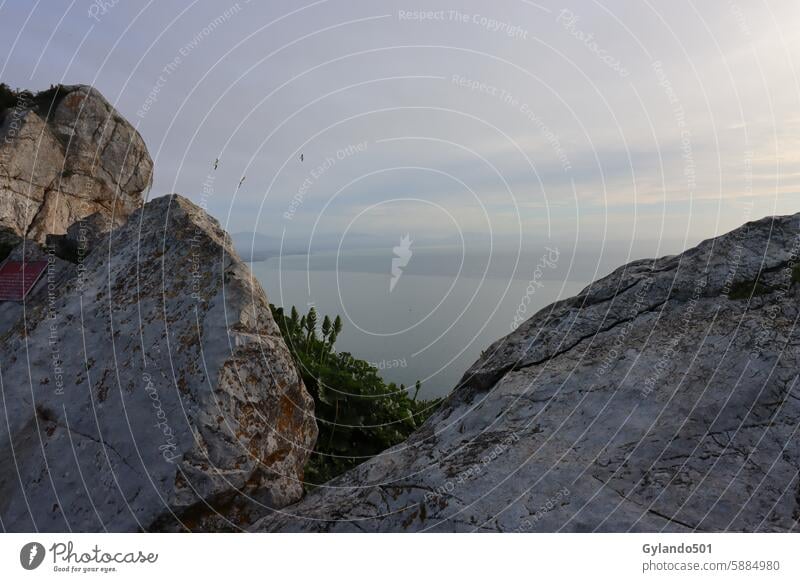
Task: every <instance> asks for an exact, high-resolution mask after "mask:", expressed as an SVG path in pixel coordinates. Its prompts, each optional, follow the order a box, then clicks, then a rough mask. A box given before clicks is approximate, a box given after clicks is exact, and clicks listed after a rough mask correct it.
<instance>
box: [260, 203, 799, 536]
mask: <svg viewBox="0 0 800 582" xmlns="http://www.w3.org/2000/svg"><path fill="white" fill-rule="evenodd" d="M799 253H800V214H798V215H795V216H783V217H776V218H771V219H764V220H760V221H758V222H752V223H749V224H746V225H744V226H742V227H741V228H739V229H738V230H736V231H734V232H731V233H729V234H726V235H724V236H721V237H718V238H716V239H713V240H708V241H705V242H703V243H701V244H700V245H698V246H697V247H696V248H693V249H691V250H688V251H686V252H684V253H682V254H681V255H678V256H670V257H664V258H660V259H656V260H640V261H635V262H633V263H630V264H628V265H625V266H624V267H621V268H619V269H617V270H616V271H614V272H613V273H611V274H610V275H609V276H607V277H605V278H603V279H601V280H599V281H597V282H595V283H593V284H592V285H590V286H589V287H588V288H586V289H585V290H584V291H583V292H582V293H581V294H579V295H578V296H577V297H573V298H571V299H568V300H565V301H561V302H559V303H555V304H553V305H551V306H549V307H547V308H546V309H544V310H542V311H541V312H539V313H538V314H536V315H535V316H534V317H532V318H531V319H530V320H528V321H527V322H526V323H524V324H523V325H522V326H521V327H519V328H518V329H517V330H516V331H515V332H514V333H512V334H511V335H509V336H507V337H505V338H503V339H501V340H500V341H498V342H497V343H495V344H494V345H492V346H491V347H490V348H489V349H488V350H487V351H486V352H485V354H484V356H483V357H482V358H481V360H480V361H478V362H476V363H475V364H474V365H473V366H472V368H471V369H470V370H469V371H468V373H467V374H466V375H465V377H464V379H463V382H462V385H460V386H459V387H458V388H457V389H456V390H455V391H454V392H453V393H452V395H451V396H450V397H449V399H448V400H447V401H446V402H445V403H444V405H443V406H442V408H441V409H440V410H439V411H437V413H436V414H435V415H434V416H432V417H431V418H430V419H429V421H428V422H427V423H426V424H425V425H424V426H423V428H422V429H420V430H419V431H418V432H417V433H415V435H414V436H413V437H412V438H410V439H409V440H408V441H407V442H405V443H403V444H402V445H399V446H397V447H394V448H393V449H390V450H388V451H386V452H384V453H383V454H381V455H379V456H377V457H375V458H373V459H371V460H370V461H368V462H366V463H364V464H363V465H360V466H359V467H357V468H356V469H354V470H352V471H350V472H349V473H346V474H344V475H343V476H341V477H340V478H337V479H335V480H334V481H332V482H330V483H328V484H327V486H324V487H321V488H319V489H317V490H316V491H315V492H314V493H312V494H310V495H309V496H307V497H306V498H305V499H304V500H303V501H302V502H300V503H299V504H296V505H294V506H291V507H288V508H285V509H283V510H282V511H281V512H279V513H278V512H276V513H274V514H273V515H270V516H268V517H265V518H264V519H262V520H260V521H259V522H258V523H257V524H256V526H255V527H254V528H253V530H254V531H500V532H514V531H523V532H525V531H572V532H585V531H678V532H686V531H728V530H735V531H789V530H793V529H795V530H796V529H797V527H798V519H800V477H799V476H798V469H799V468H800V445H798V442H800V439H798V436H799V435H798V434H797V430H798V426H800V386H798V374H799V373H800V332H798V329H797V318H798V314H799V313H800V302H798V299H800V284H799V283H800V267H798V266H797V262H798V254H799Z"/></svg>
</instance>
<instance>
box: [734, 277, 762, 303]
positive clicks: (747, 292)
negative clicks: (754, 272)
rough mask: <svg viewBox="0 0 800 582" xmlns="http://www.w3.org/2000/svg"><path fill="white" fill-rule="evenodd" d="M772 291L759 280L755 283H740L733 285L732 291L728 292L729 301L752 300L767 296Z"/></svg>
mask: <svg viewBox="0 0 800 582" xmlns="http://www.w3.org/2000/svg"><path fill="white" fill-rule="evenodd" d="M770 291H772V289H770V288H769V287H767V286H766V285H764V284H762V283H760V282H759V281H758V279H756V280H754V281H739V282H738V283H734V284H733V285H731V290H730V291H729V292H728V299H750V298H751V297H758V296H759V295H765V294H767V293H769V292H770Z"/></svg>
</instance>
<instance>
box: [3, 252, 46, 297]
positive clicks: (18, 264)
mask: <svg viewBox="0 0 800 582" xmlns="http://www.w3.org/2000/svg"><path fill="white" fill-rule="evenodd" d="M46 268H47V261H30V262H26V263H23V262H22V261H6V262H5V263H3V265H2V266H0V301H22V300H23V299H25V296H26V295H27V294H28V292H29V291H30V290H31V289H32V288H33V286H34V285H35V284H36V281H38V280H39V277H41V276H42V273H44V270H45V269H46Z"/></svg>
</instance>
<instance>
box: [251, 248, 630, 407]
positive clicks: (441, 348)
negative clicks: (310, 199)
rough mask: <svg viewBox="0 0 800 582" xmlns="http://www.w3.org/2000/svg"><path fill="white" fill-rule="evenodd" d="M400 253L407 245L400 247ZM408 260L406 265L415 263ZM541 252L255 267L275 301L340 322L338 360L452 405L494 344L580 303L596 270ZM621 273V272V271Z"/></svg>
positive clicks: (389, 252) (447, 253) (334, 257)
mask: <svg viewBox="0 0 800 582" xmlns="http://www.w3.org/2000/svg"><path fill="white" fill-rule="evenodd" d="M401 246H402V244H401ZM409 255H410V256H409ZM579 263H580V262H579V261H577V262H576V260H575V256H574V255H573V256H565V254H564V253H563V252H560V251H559V249H557V248H550V247H542V248H540V249H536V250H534V251H531V252H528V253H525V254H520V253H513V252H506V253H492V254H489V253H478V254H473V255H471V256H469V257H465V256H464V254H463V253H459V252H457V251H456V250H452V249H447V248H444V249H442V248H430V249H425V248H422V249H414V248H413V247H412V249H411V252H405V253H404V252H403V249H402V248H401V249H399V251H398V248H397V247H395V248H385V249H362V250H348V251H347V252H346V253H342V252H339V251H330V252H316V253H313V254H308V255H302V254H297V255H284V256H277V257H272V258H269V259H267V260H264V261H258V262H252V263H250V266H251V268H252V272H253V274H254V275H255V277H256V278H257V279H258V280H259V281H260V282H261V284H262V286H263V287H264V289H265V290H266V292H267V295H268V297H269V300H270V301H271V302H272V303H275V304H276V305H281V306H283V307H284V308H286V310H287V311H288V310H289V308H291V306H296V307H297V309H298V310H299V311H300V312H301V313H305V312H307V311H308V309H309V308H310V307H312V306H313V307H315V308H316V310H317V313H318V314H319V321H320V322H321V321H322V317H323V315H329V316H330V317H331V319H332V318H333V317H335V316H336V315H339V316H341V318H342V320H343V324H344V327H343V330H342V333H341V335H340V336H339V339H338V340H337V343H336V349H337V351H340V352H350V353H351V354H352V355H353V356H355V357H357V358H360V359H363V360H366V361H368V362H370V363H371V364H372V365H373V366H375V367H376V368H377V369H378V371H379V373H380V375H381V376H382V377H383V378H384V379H385V380H386V381H387V382H395V383H396V384H398V385H400V384H404V385H405V386H406V387H407V388H410V389H413V386H414V384H415V382H416V381H419V382H420V383H421V385H422V388H421V390H420V394H419V397H420V398H424V399H429V398H435V397H441V396H445V395H447V394H448V393H449V392H450V391H451V390H453V388H454V387H455V386H457V385H458V382H459V380H460V379H461V378H462V376H463V374H464V372H465V371H466V370H467V369H468V368H469V367H470V365H472V364H473V363H474V362H475V361H476V360H477V359H478V357H479V356H480V354H481V352H482V350H485V349H486V348H487V347H488V346H489V345H490V344H492V343H493V342H494V341H495V340H497V339H499V338H502V337H505V336H506V335H508V334H509V333H511V332H512V331H513V330H514V328H515V327H516V326H517V325H518V324H519V323H520V322H522V321H524V320H526V319H528V318H529V317H531V316H532V315H533V314H535V313H536V312H537V311H539V310H541V309H543V308H545V307H547V306H548V305H549V304H551V303H552V302H554V301H557V300H559V299H564V298H567V297H571V296H574V295H576V294H578V293H579V292H580V291H581V289H583V288H584V287H585V286H586V285H587V284H588V283H589V282H590V281H592V280H594V279H595V278H597V276H598V275H605V274H607V273H606V272H602V271H603V269H602V268H601V267H598V266H596V265H595V266H594V267H593V266H592V265H591V264H588V265H579ZM617 264H619V263H617Z"/></svg>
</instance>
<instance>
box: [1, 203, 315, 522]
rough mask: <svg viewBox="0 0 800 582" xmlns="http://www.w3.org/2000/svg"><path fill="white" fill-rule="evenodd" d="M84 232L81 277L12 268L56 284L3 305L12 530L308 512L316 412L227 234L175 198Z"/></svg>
mask: <svg viewBox="0 0 800 582" xmlns="http://www.w3.org/2000/svg"><path fill="white" fill-rule="evenodd" d="M86 223H87V224H86V228H87V229H88V230H92V236H86V237H84V236H82V235H81V234H80V233H76V232H73V231H75V230H76V229H71V232H72V233H73V235H74V238H75V239H76V240H77V241H78V242H81V241H84V240H85V241H89V242H90V243H91V244H90V245H88V246H87V248H85V249H83V248H80V247H79V250H80V252H77V253H75V254H73V259H72V260H73V261H75V262H70V261H65V260H62V259H60V258H58V257H57V256H55V254H54V253H53V252H52V250H42V249H39V248H38V247H37V245H35V244H33V243H31V241H26V242H25V252H24V253H23V252H21V249H22V247H20V248H18V249H15V251H13V252H12V257H11V258H14V259H22V258H26V259H27V260H36V259H42V258H44V259H45V260H47V261H48V268H47V271H46V273H45V275H44V277H43V279H42V280H40V281H39V283H38V284H37V285H36V287H35V288H34V289H33V291H32V293H31V295H29V296H28V298H27V299H26V302H25V303H24V304H16V303H9V302H5V303H0V336H1V337H0V365H1V366H2V384H1V385H0V386H2V399H0V425H2V426H1V427H0V523H2V526H3V529H5V530H7V531H33V530H38V531H104V530H109V531H136V530H149V531H152V530H167V531H169V530H182V529H190V530H203V531H206V530H220V529H229V530H236V529H242V528H244V527H246V526H247V525H249V524H251V523H252V522H253V521H254V520H255V519H256V518H257V517H260V516H261V515H263V514H264V513H265V512H266V511H267V510H268V508H277V507H283V506H285V505H287V504H289V503H292V502H295V501H297V500H299V499H300V497H301V496H302V493H303V486H302V478H303V466H304V465H305V462H306V460H307V457H308V455H309V452H310V450H311V449H313V446H314V443H315V440H316V434H317V428H316V423H315V420H314V411H313V401H312V399H311V398H310V396H309V395H308V393H307V392H306V390H305V388H304V386H303V384H302V381H301V379H300V378H299V376H298V373H297V371H296V369H295V366H294V364H293V362H292V359H291V355H290V354H289V352H288V350H287V348H286V345H285V344H284V342H283V339H282V338H281V336H280V332H279V330H278V328H277V326H276V324H275V322H274V320H273V319H272V315H271V313H270V309H269V303H268V301H267V298H266V296H265V294H264V291H263V290H262V288H261V286H260V285H259V284H258V282H256V281H255V280H253V279H252V278H251V275H250V271H249V268H248V267H247V266H246V265H245V264H244V263H243V262H242V261H241V260H240V258H239V257H238V255H237V254H236V252H235V251H234V249H233V247H232V245H231V241H230V237H229V236H228V235H227V233H225V232H224V231H223V230H222V229H221V228H220V226H219V224H218V223H217V221H216V220H214V219H212V218H210V217H209V216H208V215H207V214H206V213H205V212H204V211H203V210H201V209H200V208H198V207H197V206H195V205H193V204H192V203H191V202H189V201H188V200H186V199H185V198H182V197H180V196H177V195H172V196H167V197H163V198H158V199H155V200H153V201H151V202H149V203H148V204H146V205H145V206H144V207H143V208H142V209H140V210H138V211H136V212H134V213H133V214H132V215H131V217H130V218H129V220H128V221H127V223H125V224H124V225H123V226H121V227H119V228H117V229H115V230H111V231H106V232H104V223H103V222H102V221H98V219H97V218H94V219H90V220H88V221H86ZM79 224H80V223H79ZM94 227H97V228H94ZM77 230H80V228H78V229H77ZM98 232H99V233H100V234H99V236H97V237H96V238H95V236H94V235H95V234H97V233H98Z"/></svg>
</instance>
